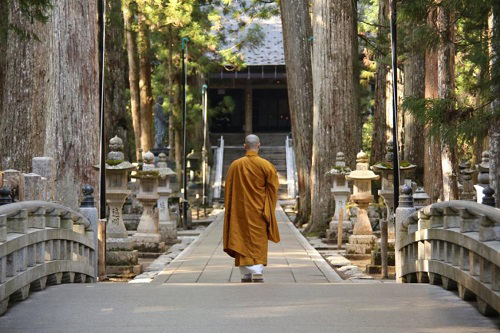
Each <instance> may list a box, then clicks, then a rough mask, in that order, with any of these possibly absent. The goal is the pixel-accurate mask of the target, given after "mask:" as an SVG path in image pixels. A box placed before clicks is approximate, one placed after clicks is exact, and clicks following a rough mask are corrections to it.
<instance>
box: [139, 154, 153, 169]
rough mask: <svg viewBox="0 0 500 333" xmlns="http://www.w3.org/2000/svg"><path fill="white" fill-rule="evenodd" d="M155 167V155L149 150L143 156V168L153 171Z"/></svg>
mask: <svg viewBox="0 0 500 333" xmlns="http://www.w3.org/2000/svg"><path fill="white" fill-rule="evenodd" d="M154 169H155V155H154V154H153V153H152V152H150V151H148V152H146V154H144V156H143V164H142V170H144V171H151V170H154Z"/></svg>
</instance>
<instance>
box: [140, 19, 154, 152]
mask: <svg viewBox="0 0 500 333" xmlns="http://www.w3.org/2000/svg"><path fill="white" fill-rule="evenodd" d="M138 46H139V91H140V96H141V147H142V149H143V151H144V152H147V151H149V150H150V149H152V148H153V147H154V127H153V93H152V92H151V62H150V61H151V46H150V41H149V26H148V24H147V22H146V16H145V14H144V13H143V12H142V11H139V43H138Z"/></svg>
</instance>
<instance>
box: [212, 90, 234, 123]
mask: <svg viewBox="0 0 500 333" xmlns="http://www.w3.org/2000/svg"><path fill="white" fill-rule="evenodd" d="M235 107H236V104H235V103H234V100H233V98H232V97H231V96H224V98H223V99H222V101H221V102H219V103H218V104H217V106H215V107H213V108H210V109H209V110H208V115H209V117H210V118H212V117H217V118H219V119H220V118H226V119H227V120H228V121H229V118H230V116H231V114H232V113H233V111H234V108H235Z"/></svg>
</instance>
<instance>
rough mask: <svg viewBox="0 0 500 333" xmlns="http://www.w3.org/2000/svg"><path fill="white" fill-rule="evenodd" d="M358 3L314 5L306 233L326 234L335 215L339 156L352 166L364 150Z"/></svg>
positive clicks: (339, 0)
mask: <svg viewBox="0 0 500 333" xmlns="http://www.w3.org/2000/svg"><path fill="white" fill-rule="evenodd" d="M355 13H356V11H355V3H354V2H353V1H349V0H330V1H329V0H314V1H313V19H314V52H313V86H314V108H313V148H312V172H311V175H312V176H311V219H310V223H309V226H308V228H307V231H308V232H309V231H320V232H321V231H324V230H325V229H326V227H327V224H328V222H329V218H330V216H331V214H332V212H333V205H334V202H333V196H332V193H331V191H330V189H331V185H332V177H331V176H328V175H326V174H325V173H326V172H327V171H328V170H330V169H331V168H332V166H333V165H334V162H335V157H336V154H337V152H339V151H343V152H344V153H345V156H346V161H347V163H348V165H349V166H351V167H354V163H355V158H356V153H357V152H358V149H359V147H360V139H361V138H360V137H358V136H359V135H358V133H359V127H360V124H359V119H360V117H359V110H358V96H357V94H356V92H357V83H358V77H357V76H356V73H357V70H356V66H355V62H357V61H358V58H357V52H356V49H355V47H354V36H355V35H357V32H356V30H355V29H354V24H353V20H355V19H356V16H355Z"/></svg>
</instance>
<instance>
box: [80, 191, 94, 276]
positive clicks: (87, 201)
mask: <svg viewBox="0 0 500 333" xmlns="http://www.w3.org/2000/svg"><path fill="white" fill-rule="evenodd" d="M82 193H83V198H82V201H81V203H80V209H79V212H80V214H82V215H83V216H85V217H86V218H87V220H89V222H90V227H91V229H92V232H93V234H94V239H93V243H94V256H93V257H92V261H93V263H92V265H93V266H94V267H95V276H96V277H97V276H98V272H97V269H98V265H97V253H98V240H97V235H98V232H97V222H98V220H99V216H98V212H97V208H96V207H95V204H94V196H93V193H94V189H93V188H92V186H90V185H84V186H83V187H82ZM96 280H97V279H95V280H94V281H96Z"/></svg>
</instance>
